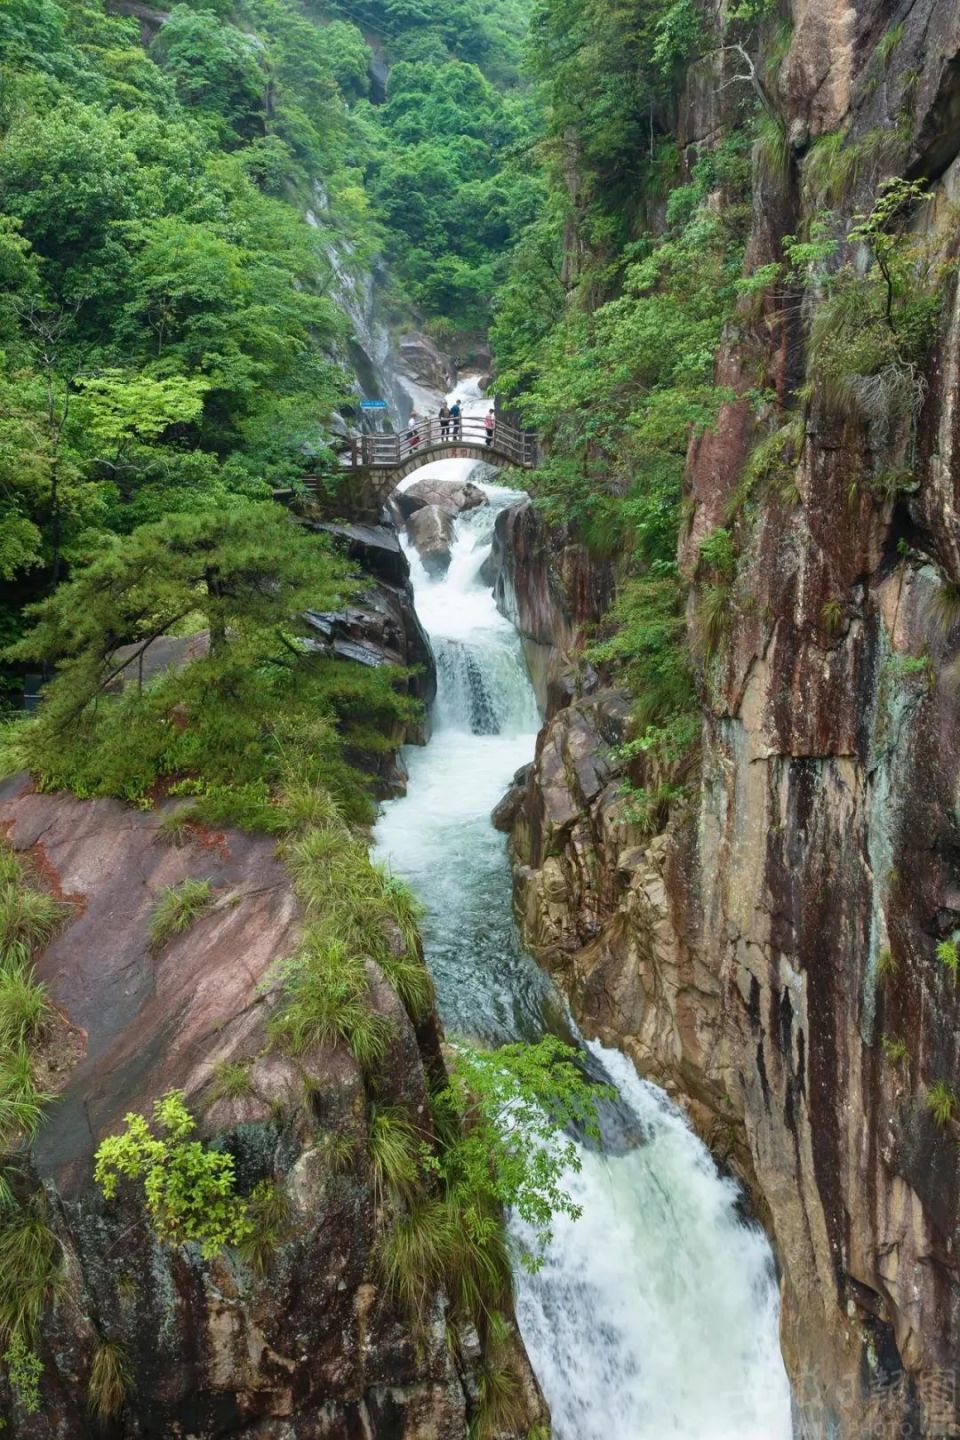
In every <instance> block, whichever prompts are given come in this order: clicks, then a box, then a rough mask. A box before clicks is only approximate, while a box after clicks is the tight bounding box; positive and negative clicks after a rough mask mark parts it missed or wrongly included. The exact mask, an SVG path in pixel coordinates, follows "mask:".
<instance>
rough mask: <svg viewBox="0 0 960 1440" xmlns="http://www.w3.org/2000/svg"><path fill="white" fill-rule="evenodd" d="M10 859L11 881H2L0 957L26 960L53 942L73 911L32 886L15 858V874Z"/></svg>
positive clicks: (8, 863) (6, 868) (0, 890)
mask: <svg viewBox="0 0 960 1440" xmlns="http://www.w3.org/2000/svg"><path fill="white" fill-rule="evenodd" d="M9 855H10V852H9V851H8V852H7V859H6V863H5V870H6V873H7V875H10V876H11V878H3V879H2V880H0V955H2V956H4V957H5V958H6V957H8V956H10V955H11V954H13V955H16V956H18V957H20V958H23V957H24V956H25V955H29V954H32V953H33V951H35V950H39V949H40V948H41V947H42V946H44V945H46V944H48V943H49V941H51V940H52V939H53V937H54V935H55V934H56V933H57V931H58V930H59V928H60V926H61V925H62V923H63V920H64V918H65V916H66V914H67V912H68V908H69V907H68V906H66V905H64V904H63V902H62V901H60V900H57V899H55V898H54V896H52V895H48V894H47V893H46V891H44V890H35V889H33V888H32V887H31V886H30V885H28V884H27V883H26V881H25V879H24V877H23V871H22V868H21V867H20V865H19V863H17V862H16V858H15V857H14V863H15V864H16V871H12V867H11V865H10V859H9Z"/></svg>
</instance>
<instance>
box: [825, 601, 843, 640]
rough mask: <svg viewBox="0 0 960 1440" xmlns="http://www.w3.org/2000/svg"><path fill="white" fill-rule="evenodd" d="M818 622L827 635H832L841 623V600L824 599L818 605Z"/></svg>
mask: <svg viewBox="0 0 960 1440" xmlns="http://www.w3.org/2000/svg"><path fill="white" fill-rule="evenodd" d="M820 624H821V625H822V626H823V628H824V630H826V632H827V634H828V635H834V634H836V632H837V631H838V630H839V629H840V627H841V626H842V624H843V601H842V600H837V599H836V598H833V599H830V600H824V602H823V604H822V605H821V607H820Z"/></svg>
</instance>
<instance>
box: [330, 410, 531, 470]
mask: <svg viewBox="0 0 960 1440" xmlns="http://www.w3.org/2000/svg"><path fill="white" fill-rule="evenodd" d="M438 445H451V446H453V445H479V446H482V447H483V448H484V449H485V450H489V451H490V453H491V455H496V456H497V457H498V458H499V459H501V460H502V459H506V460H508V461H509V462H510V463H511V464H512V465H520V466H523V467H524V468H526V469H529V468H530V467H531V466H533V465H535V464H536V462H537V438H536V436H535V435H534V434H532V433H531V432H530V431H529V430H519V429H518V428H517V427H516V426H515V425H508V424H507V423H506V422H505V421H503V420H497V421H496V422H495V424H494V427H493V431H492V433H491V432H488V430H487V428H486V426H485V425H484V422H483V419H482V417H480V416H476V415H464V416H463V417H462V418H461V419H460V420H459V421H456V420H453V419H451V420H449V421H444V420H441V419H440V418H439V416H437V415H431V416H428V417H425V418H424V419H423V420H420V421H419V422H418V424H417V428H416V430H415V431H413V432H410V431H407V432H405V433H404V434H402V435H358V436H356V437H355V438H354V439H353V440H351V442H350V449H349V450H348V451H347V452H346V453H345V454H344V457H343V459H344V464H346V465H351V466H363V467H364V468H367V469H371V470H393V469H394V468H395V467H396V466H397V465H401V464H402V463H403V462H404V461H405V460H408V459H410V458H411V457H412V456H416V454H417V452H418V451H421V450H431V449H433V448H435V447H436V446H438Z"/></svg>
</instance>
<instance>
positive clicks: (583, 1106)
mask: <svg viewBox="0 0 960 1440" xmlns="http://www.w3.org/2000/svg"><path fill="white" fill-rule="evenodd" d="M600 1093H601V1092H599V1091H598V1090H597V1089H596V1088H594V1087H591V1086H590V1085H589V1084H588V1083H587V1082H586V1081H585V1080H584V1079H583V1077H582V1076H581V1074H580V1072H579V1070H578V1068H577V1066H576V1062H575V1052H574V1051H572V1050H571V1049H569V1047H567V1046H565V1045H563V1044H562V1043H561V1042H560V1041H559V1040H557V1039H555V1038H554V1037H553V1036H547V1037H546V1038H545V1039H543V1040H542V1041H540V1042H539V1043H538V1044H536V1045H519V1044H518V1045H507V1046H504V1047H503V1048H501V1049H500V1050H497V1051H493V1052H489V1053H480V1052H477V1051H474V1050H469V1049H466V1048H458V1049H457V1051H456V1052H455V1053H454V1055H453V1056H452V1060H451V1066H450V1078H449V1082H448V1084H447V1085H446V1086H444V1087H443V1088H442V1089H441V1090H440V1091H439V1093H438V1094H436V1095H435V1096H434V1118H435V1121H436V1125H437V1130H438V1133H439V1137H440V1147H439V1149H438V1150H436V1151H434V1150H432V1149H430V1148H429V1147H428V1146H426V1145H425V1144H421V1145H420V1146H419V1163H420V1167H421V1173H422V1179H421V1180H420V1181H419V1182H418V1181H417V1179H416V1171H415V1159H416V1150H415V1143H416V1134H415V1131H413V1130H412V1128H408V1124H407V1122H406V1121H399V1123H398V1124H397V1125H396V1126H394V1124H393V1123H391V1124H390V1125H388V1126H387V1127H386V1132H388V1134H389V1159H387V1153H388V1147H387V1145H386V1135H385V1133H384V1131H383V1130H382V1129H381V1131H380V1133H379V1134H378V1136H377V1139H376V1141H375V1142H373V1143H374V1145H375V1146H376V1147H377V1148H379V1149H380V1151H381V1159H380V1164H381V1167H383V1168H382V1186H383V1190H384V1191H385V1192H386V1194H387V1196H388V1198H390V1197H391V1196H392V1198H393V1201H394V1205H395V1207H396V1208H395V1213H394V1215H393V1218H392V1220H391V1222H390V1225H389V1226H388V1228H387V1230H386V1232H385V1234H384V1236H383V1238H382V1241H381V1246H380V1271H381V1277H382V1280H383V1284H384V1288H385V1290H386V1292H387V1294H388V1295H389V1296H390V1297H391V1299H392V1300H393V1301H394V1303H395V1304H397V1305H399V1306H400V1307H401V1308H403V1309H405V1310H407V1311H409V1312H410V1313H412V1314H413V1315H415V1316H417V1317H420V1318H421V1319H422V1318H423V1316H424V1314H425V1310H426V1306H427V1304H428V1302H429V1301H430V1299H431V1297H432V1296H433V1295H434V1294H435V1293H436V1289H437V1287H438V1286H439V1285H441V1284H442V1285H444V1286H445V1287H446V1289H447V1292H448V1294H449V1295H450V1297H451V1300H452V1302H453V1305H454V1308H455V1310H456V1312H457V1313H459V1314H461V1315H463V1316H464V1317H472V1318H473V1319H474V1321H475V1322H476V1323H479V1324H480V1325H481V1327H482V1329H483V1331H484V1333H485V1334H487V1333H488V1327H489V1324H490V1317H491V1314H492V1312H494V1311H496V1310H497V1308H498V1307H499V1306H501V1305H503V1304H505V1303H506V1301H507V1300H508V1298H509V1295H510V1262H509V1256H508V1254H507V1250H506V1247H505V1242H504V1230H503V1212H504V1210H505V1209H507V1208H514V1209H516V1211H517V1212H518V1213H519V1214H520V1215H521V1216H522V1217H523V1218H524V1219H525V1220H526V1221H527V1222H528V1223H529V1224H530V1225H531V1227H532V1229H533V1232H534V1235H535V1237H536V1238H535V1246H536V1247H537V1248H535V1249H534V1250H532V1251H530V1252H528V1253H525V1254H524V1255H523V1257H522V1258H523V1260H524V1263H525V1264H526V1265H527V1266H528V1267H529V1268H531V1269H536V1268H537V1266H538V1264H539V1263H540V1256H539V1253H538V1249H539V1246H540V1245H542V1244H543V1243H545V1242H546V1240H547V1239H548V1237H549V1234H550V1222H551V1218H552V1216H553V1215H555V1214H557V1213H564V1214H568V1215H573V1216H576V1215H577V1214H578V1213H579V1211H578V1207H577V1206H576V1204H575V1203H574V1201H573V1200H572V1198H571V1197H570V1195H569V1193H568V1192H567V1191H566V1190H565V1189H564V1186H563V1175H564V1172H565V1171H567V1170H568V1169H572V1170H576V1169H577V1168H578V1166H579V1157H578V1154H577V1149H576V1146H575V1145H574V1143H573V1142H572V1141H571V1140H569V1139H568V1137H567V1135H566V1134H565V1133H564V1132H565V1129H566V1128H567V1127H569V1126H571V1125H582V1126H584V1127H585V1128H586V1129H587V1130H588V1131H594V1130H595V1125H596V1103H597V1099H598V1096H599V1094H600ZM374 1118H375V1122H376V1117H374ZM394 1118H395V1119H397V1118H398V1117H394ZM387 1167H388V1168H389V1170H390V1171H391V1172H392V1174H393V1175H394V1176H396V1177H397V1179H398V1180H399V1184H396V1183H395V1182H394V1181H392V1180H391V1178H390V1174H388V1173H387ZM431 1176H432V1177H433V1178H434V1179H435V1181H436V1184H437V1186H438V1187H439V1188H438V1190H434V1189H433V1188H431V1186H430V1185H429V1183H428V1182H429V1178H430V1177H431ZM401 1202H402V1203H401ZM491 1357H492V1351H491ZM492 1358H493V1357H492Z"/></svg>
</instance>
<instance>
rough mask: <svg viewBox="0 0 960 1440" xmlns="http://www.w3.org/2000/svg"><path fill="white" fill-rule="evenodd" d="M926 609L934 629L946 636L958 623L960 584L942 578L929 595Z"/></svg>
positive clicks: (959, 615) (959, 618)
mask: <svg viewBox="0 0 960 1440" xmlns="http://www.w3.org/2000/svg"><path fill="white" fill-rule="evenodd" d="M928 611H929V615H930V619H931V621H932V622H933V627H934V629H935V630H936V631H937V633H938V634H939V635H941V636H943V637H944V638H946V637H947V636H948V635H949V634H950V633H951V631H952V630H953V629H954V628H955V626H956V625H957V624H958V623H960V585H954V584H952V583H951V582H950V581H948V580H942V581H941V582H940V584H939V585H938V586H937V588H936V590H935V591H934V592H933V595H932V596H931V599H930V602H929V606H928Z"/></svg>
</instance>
